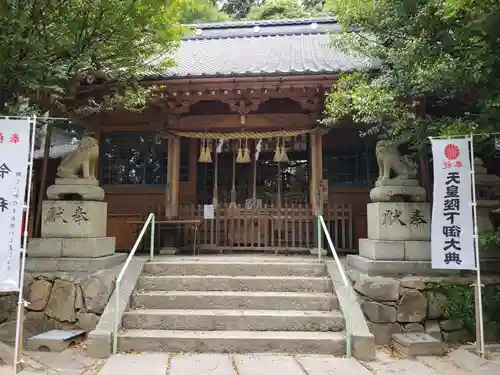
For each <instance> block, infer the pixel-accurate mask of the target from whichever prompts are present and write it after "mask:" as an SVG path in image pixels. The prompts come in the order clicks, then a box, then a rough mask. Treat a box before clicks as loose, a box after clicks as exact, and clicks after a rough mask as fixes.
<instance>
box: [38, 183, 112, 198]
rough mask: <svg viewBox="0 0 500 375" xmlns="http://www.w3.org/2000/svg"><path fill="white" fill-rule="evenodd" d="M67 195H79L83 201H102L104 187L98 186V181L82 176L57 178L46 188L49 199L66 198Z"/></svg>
mask: <svg viewBox="0 0 500 375" xmlns="http://www.w3.org/2000/svg"><path fill="white" fill-rule="evenodd" d="M69 196H79V197H80V199H81V200H84V201H102V200H104V189H103V188H101V187H100V186H99V181H97V180H85V179H83V178H78V179H75V178H58V179H56V183H55V185H51V186H49V187H48V188H47V197H48V198H49V199H55V200H58V199H68V198H67V197H69Z"/></svg>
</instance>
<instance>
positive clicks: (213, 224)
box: [179, 203, 354, 251]
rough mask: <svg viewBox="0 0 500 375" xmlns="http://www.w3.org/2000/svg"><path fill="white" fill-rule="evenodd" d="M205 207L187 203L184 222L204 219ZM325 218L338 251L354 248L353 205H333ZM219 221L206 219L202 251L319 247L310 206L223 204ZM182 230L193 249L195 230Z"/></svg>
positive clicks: (186, 243)
mask: <svg viewBox="0 0 500 375" xmlns="http://www.w3.org/2000/svg"><path fill="white" fill-rule="evenodd" d="M203 212H204V207H203V205H195V204H186V205H181V206H180V207H179V218H181V219H203ZM323 212H324V214H323V216H324V219H325V221H326V223H327V226H328V228H329V231H330V234H331V236H332V240H333V242H334V245H335V247H336V248H337V249H338V250H342V249H353V247H354V246H353V242H354V238H353V218H352V208H351V206H350V205H349V204H330V205H328V206H325V207H324V211H323ZM214 214H215V218H214V219H209V220H204V224H203V225H202V227H201V228H200V233H199V234H198V235H199V244H200V249H201V250H211V251H217V250H219V251H220V250H224V249H232V250H255V251H259V250H261V251H264V250H266V251H272V250H278V249H309V248H312V247H314V246H316V234H315V233H316V232H315V220H316V218H315V216H314V215H313V211H312V208H311V206H310V205H309V204H300V203H297V204H293V203H292V204H287V205H286V206H284V207H277V206H275V205H273V204H264V205H262V207H261V208H259V209H258V210H256V211H253V210H247V209H246V208H245V206H244V205H236V207H232V208H230V207H229V204H220V205H219V207H218V208H217V209H216V210H215V213H214ZM179 231H181V233H179V234H180V237H181V245H182V246H183V247H188V248H189V247H192V244H193V240H194V233H193V230H192V229H190V228H184V229H179Z"/></svg>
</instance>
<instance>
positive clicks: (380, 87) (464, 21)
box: [324, 0, 500, 147]
mask: <svg viewBox="0 0 500 375" xmlns="http://www.w3.org/2000/svg"><path fill="white" fill-rule="evenodd" d="M471 4H474V6H472V5H471ZM324 9H325V10H326V11H328V12H332V13H334V14H336V15H337V16H338V19H339V22H340V23H341V24H342V26H343V28H344V32H343V33H342V34H341V35H340V36H338V37H335V38H333V39H332V45H333V46H334V47H335V48H337V49H340V50H341V51H342V52H344V53H347V54H350V55H352V56H356V57H362V58H366V59H371V60H372V61H381V62H382V65H381V68H380V69H378V70H377V71H374V72H371V73H370V74H356V75H354V76H343V77H341V78H340V81H339V83H338V85H337V86H336V87H335V90H334V91H333V92H332V94H331V96H330V97H329V98H328V99H327V102H326V110H325V114H326V116H327V118H326V119H325V123H327V124H332V123H335V122H337V121H339V120H340V119H342V118H344V117H345V116H352V117H354V118H355V119H356V120H358V121H360V122H363V123H365V124H366V125H367V127H368V128H369V131H370V132H371V133H374V134H379V136H380V137H388V138H393V139H410V140H411V141H412V142H413V143H414V144H415V145H416V146H417V147H420V145H419V143H420V142H423V141H425V139H426V137H427V136H430V135H437V134H443V133H444V134H451V133H453V134H456V133H455V132H456V131H458V132H459V133H463V132H464V131H469V132H470V131H471V130H474V131H475V132H483V131H491V130H499V128H498V124H500V121H499V120H500V69H499V68H500V29H499V28H498V23H499V22H500V2H498V1H497V0H483V1H480V2H479V1H475V0H445V1H442V0H404V1H401V0H377V1H372V0H328V1H327V2H326V4H325V8H324ZM348 30H349V32H347V31H348ZM415 128H419V129H420V131H419V132H420V138H419V139H415V138H416V137H415V136H414V129H415Z"/></svg>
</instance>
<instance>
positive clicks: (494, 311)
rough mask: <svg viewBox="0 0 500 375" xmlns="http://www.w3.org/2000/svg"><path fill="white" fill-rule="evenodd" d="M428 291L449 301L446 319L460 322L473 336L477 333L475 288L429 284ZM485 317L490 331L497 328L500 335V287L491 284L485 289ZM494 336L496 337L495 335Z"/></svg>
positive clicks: (459, 285)
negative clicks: (441, 295) (437, 293)
mask: <svg viewBox="0 0 500 375" xmlns="http://www.w3.org/2000/svg"><path fill="white" fill-rule="evenodd" d="M427 287H428V289H430V290H431V291H433V292H439V293H442V294H443V295H445V296H446V297H447V299H448V305H447V307H446V310H445V317H446V319H450V320H454V321H460V322H462V323H463V327H464V328H465V329H466V330H467V331H468V332H469V333H471V334H475V332H476V312H475V311H476V310H475V298H474V287H473V286H472V285H469V284H451V285H450V284H443V283H429V284H428V285H427ZM482 297H483V317H484V322H485V323H488V327H489V329H493V328H495V327H496V332H495V334H497V335H498V334H500V330H499V328H500V285H499V284H490V285H486V286H485V287H484V288H483V295H482ZM493 336H494V335H493Z"/></svg>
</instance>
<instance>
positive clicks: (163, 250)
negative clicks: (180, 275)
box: [160, 247, 180, 255]
mask: <svg viewBox="0 0 500 375" xmlns="http://www.w3.org/2000/svg"><path fill="white" fill-rule="evenodd" d="M179 252H180V250H179V249H178V248H176V247H163V248H161V249H160V255H175V254H177V253H179Z"/></svg>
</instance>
